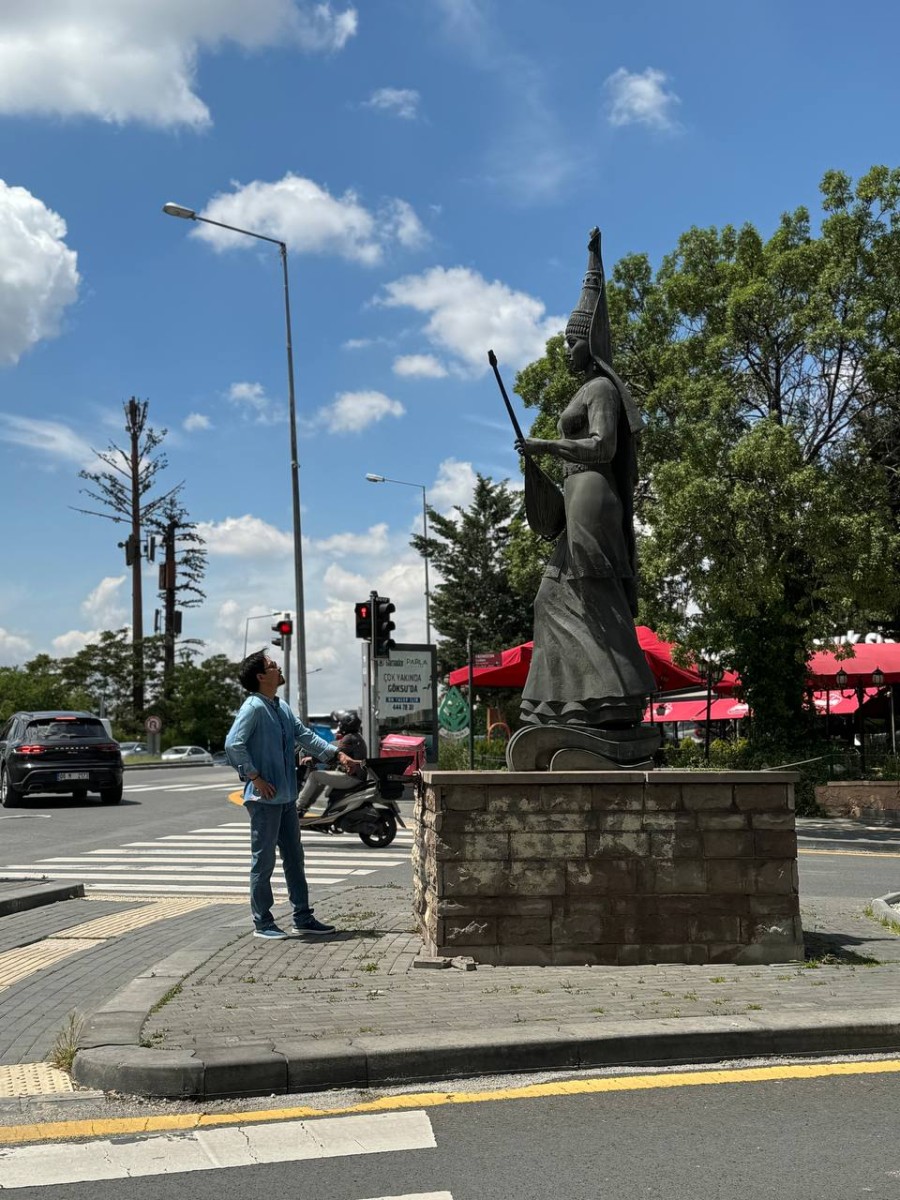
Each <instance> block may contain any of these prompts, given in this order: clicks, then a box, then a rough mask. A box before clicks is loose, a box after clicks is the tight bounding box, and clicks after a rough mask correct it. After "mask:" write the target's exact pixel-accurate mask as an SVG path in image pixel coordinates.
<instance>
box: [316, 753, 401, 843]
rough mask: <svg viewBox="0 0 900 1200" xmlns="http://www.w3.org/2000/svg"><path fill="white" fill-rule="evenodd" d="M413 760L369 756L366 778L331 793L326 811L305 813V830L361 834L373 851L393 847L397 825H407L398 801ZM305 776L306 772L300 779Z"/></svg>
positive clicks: (360, 837)
mask: <svg viewBox="0 0 900 1200" xmlns="http://www.w3.org/2000/svg"><path fill="white" fill-rule="evenodd" d="M412 761H413V759H412V757H411V756H410V757H400V756H398V757H396V758H367V759H366V760H365V762H366V777H365V779H360V781H359V782H358V783H357V784H355V785H354V786H353V787H349V788H344V789H343V790H342V791H333V792H331V794H330V795H329V796H328V799H327V803H326V805H325V808H324V810H323V811H322V812H320V813H309V814H305V813H304V814H302V815H301V816H300V831H301V833H302V832H303V830H304V829H315V830H317V831H318V832H319V833H335V834H338V833H358V834H359V839H360V841H361V842H363V843H364V844H365V845H366V846H371V847H372V849H373V850H380V849H383V847H385V846H389V845H390V844H391V842H392V841H393V840H394V838H395V837H396V836H397V826H398V825H401V826H402V827H403V828H404V829H405V828H406V824H405V822H404V820H403V818H402V817H401V816H400V805H399V804H398V803H397V801H398V800H400V798H401V797H402V796H403V781H402V779H400V778H399V776H402V775H403V773H404V771H406V770H407V768H408V767H409V766H410V765H411V763H412ZM307 770H309V768H307ZM301 771H302V768H301ZM304 779H305V775H303V776H302V778H301V780H300V782H301V783H302V782H303V780H304Z"/></svg>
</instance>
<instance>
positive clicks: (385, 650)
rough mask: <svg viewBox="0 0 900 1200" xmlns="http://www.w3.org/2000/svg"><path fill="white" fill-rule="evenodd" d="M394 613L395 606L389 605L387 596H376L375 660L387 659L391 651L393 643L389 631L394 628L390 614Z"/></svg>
mask: <svg viewBox="0 0 900 1200" xmlns="http://www.w3.org/2000/svg"><path fill="white" fill-rule="evenodd" d="M392 612H396V606H395V605H393V604H391V602H390V600H389V599H388V598H387V596H378V597H376V600H375V641H374V650H375V657H376V658H387V657H388V655H389V654H390V652H391V651H392V650H393V648H394V645H395V642H394V639H393V638H392V637H391V630H392V629H395V628H396V626H395V625H394V622H393V621H392V620H391V613H392Z"/></svg>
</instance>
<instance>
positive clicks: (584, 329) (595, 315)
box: [566, 226, 644, 433]
mask: <svg viewBox="0 0 900 1200" xmlns="http://www.w3.org/2000/svg"><path fill="white" fill-rule="evenodd" d="M566 337H574V338H577V339H578V340H579V341H586V342H587V344H588V348H589V350H590V352H591V358H593V359H594V361H595V362H596V363H598V364H599V366H600V369H601V370H602V371H603V374H604V375H606V376H608V378H609V379H611V380H612V382H613V383H614V384H615V385H616V387H617V388H618V389H619V395H620V396H621V397H622V403H623V405H624V406H625V412H626V414H627V417H628V425H629V428H630V429H631V432H632V433H640V431H641V430H642V429H643V428H644V418H643V417H642V416H641V414H640V412H638V409H637V405H636V404H635V403H634V400H633V399H632V398H631V392H629V390H628V388H627V387H626V386H625V384H624V383H623V382H622V380H621V379H620V378H619V376H618V375H617V374H616V373H615V371H614V370H613V368H612V340H611V337H610V331H609V309H608V308H607V306H606V277H605V275H604V273H603V257H602V255H601V252H600V230H599V229H598V228H597V227H596V226H594V228H593V229H592V230H591V232H590V240H589V241H588V265H587V271H586V272H585V275H584V279H583V280H582V283H581V295H580V297H579V298H578V303H577V304H576V306H575V307H574V308H573V309H572V315H571V316H570V317H569V322H568V324H567V325H566Z"/></svg>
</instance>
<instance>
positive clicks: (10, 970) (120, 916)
mask: <svg viewBox="0 0 900 1200" xmlns="http://www.w3.org/2000/svg"><path fill="white" fill-rule="evenodd" d="M119 899H121V897H119ZM218 903H220V901H219V900H217V899H216V898H215V897H214V896H209V897H183V898H178V899H175V898H173V897H167V898H164V899H159V900H152V901H150V902H148V903H144V902H142V903H141V904H140V905H139V907H137V908H132V909H129V910H128V911H127V912H119V913H113V914H112V915H110V916H105V917H96V918H94V920H92V921H82V922H81V924H80V925H72V926H70V927H69V928H68V929H61V930H60V931H59V932H57V933H54V934H53V935H52V936H51V937H47V938H43V939H42V940H41V941H39V942H33V943H32V944H31V945H30V946H19V947H17V948H16V949H14V950H7V951H5V952H4V953H2V954H0V992H2V991H4V990H5V989H6V988H9V987H12V986H13V984H14V983H19V982H20V981H21V980H22V979H26V978H27V977H28V976H29V975H33V974H34V973H35V971H42V970H43V969H44V968H45V967H52V966H54V965H55V964H56V963H58V962H62V960H63V959H66V958H71V957H72V955H73V954H79V953H80V952H81V951H82V950H91V949H93V947H94V946H102V945H103V943H104V942H106V941H109V939H110V938H114V937H120V936H121V935H122V934H123V933H130V932H131V931H132V930H134V929H142V928H143V927H144V926H145V925H153V924H154V923H155V922H156V921H166V920H170V919H171V918H172V917H180V916H183V915H184V914H185V913H189V912H196V910H197V909H200V908H208V907H209V906H210V905H211V904H218Z"/></svg>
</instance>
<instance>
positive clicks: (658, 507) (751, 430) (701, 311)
mask: <svg viewBox="0 0 900 1200" xmlns="http://www.w3.org/2000/svg"><path fill="white" fill-rule="evenodd" d="M821 190H822V196H823V209H824V215H823V219H822V221H821V225H820V228H819V230H818V232H817V233H814V232H813V230H812V228H811V222H810V216H809V213H808V212H807V211H806V210H805V209H803V208H798V209H796V210H795V211H794V212H792V213H786V214H785V215H784V216H783V217H782V218H781V221H780V223H779V225H778V228H777V229H776V230H775V232H774V233H773V234H772V236H771V237H769V238H768V239H767V240H766V239H764V238H763V237H762V236H761V235H760V233H759V232H758V231H757V230H756V229H754V228H753V227H752V226H751V225H745V226H744V227H743V228H741V229H740V230H738V229H735V228H733V227H730V226H728V227H725V228H723V229H721V230H719V229H715V228H710V229H697V228H694V229H691V230H689V231H688V232H687V233H685V234H683V235H682V237H681V238H680V239H679V241H678V245H677V247H676V249H675V250H674V252H673V253H672V254H670V255H668V256H667V257H666V258H665V259H664V260H663V262H662V264H661V266H660V269H659V271H658V272H657V273H656V275H655V276H654V274H653V271H652V269H651V267H650V264H649V262H648V260H647V259H646V257H645V256H643V255H632V256H629V257H628V258H626V259H623V260H622V261H621V262H620V263H618V264H617V265H616V268H615V270H614V272H613V275H612V282H611V284H610V287H609V308H610V319H611V323H612V327H613V344H614V347H615V356H616V368H617V370H618V371H619V372H620V373H621V375H622V376H623V377H624V378H625V379H626V380H627V381H628V383H629V386H630V387H631V389H632V392H633V394H634V396H635V398H636V399H637V400H638V401H639V403H640V404H641V405H642V407H643V409H644V412H645V414H646V416H647V421H648V427H647V431H646V433H645V434H644V436H643V438H642V445H641V470H642V478H641V483H640V485H639V488H638V494H637V514H638V520H639V522H640V527H641V529H642V533H643V536H642V537H641V539H640V552H641V561H642V608H641V619H642V620H644V621H646V622H647V623H648V624H653V625H655V626H657V627H659V628H662V629H663V630H664V631H665V632H668V633H669V634H671V635H672V636H674V637H676V638H678V640H680V641H682V642H683V643H684V644H685V645H686V646H687V647H688V648H690V649H693V650H694V651H696V652H698V653H699V652H702V651H703V650H704V649H706V648H711V649H716V650H719V651H724V652H725V656H726V665H729V666H733V667H735V668H736V669H738V670H739V671H740V672H741V676H742V679H743V682H744V688H745V693H746V696H747V699H748V700H749V701H750V703H751V705H752V706H753V708H754V712H755V714H756V720H755V722H754V731H755V735H756V736H757V737H761V738H762V739H764V740H768V741H770V742H781V743H786V742H789V741H790V740H792V739H794V738H796V736H797V734H798V731H799V730H800V728H801V726H802V721H803V693H804V683H805V664H806V661H807V659H808V656H809V654H810V652H811V651H812V648H813V641H814V639H815V638H817V637H827V636H828V635H829V634H833V633H834V632H836V631H837V630H840V629H841V628H846V627H847V626H848V625H854V626H855V627H857V628H858V627H860V626H861V625H866V624H869V625H871V624H878V623H879V622H881V621H883V620H884V619H885V617H886V616H887V614H888V613H889V612H890V611H891V608H892V600H893V597H894V595H895V592H896V584H897V578H896V571H895V565H894V564H895V563H896V561H897V550H898V537H897V519H896V511H897V510H896V507H895V508H894V510H893V511H892V508H891V499H892V497H891V486H892V476H891V473H890V468H891V462H890V455H889V453H888V450H890V451H891V452H895V450H896V446H895V444H894V443H892V442H890V436H889V435H887V436H886V435H885V432H884V431H885V429H886V428H894V429H896V427H897V426H896V424H893V426H891V418H892V417H893V420H894V422H896V413H897V394H898V390H900V389H898V386H897V380H898V377H900V371H898V361H900V360H898V345H900V315H898V308H897V305H896V299H895V298H896V295H897V290H898V284H900V172H898V171H889V170H887V168H883V167H877V168H873V169H872V170H871V171H870V172H868V174H867V175H865V176H864V177H863V178H861V179H860V180H859V181H858V182H857V184H856V185H855V187H854V186H853V185H852V184H851V181H850V180H849V179H848V177H847V176H845V175H843V174H842V173H840V172H829V173H827V174H826V175H825V177H824V179H823V181H822V186H821ZM565 374H567V372H565V373H564V371H563V369H562V367H561V364H560V362H559V353H558V349H557V348H556V347H555V346H554V343H553V342H551V343H548V352H547V355H546V356H545V359H543V360H540V362H539V363H537V364H533V366H532V367H530V368H527V369H526V371H524V372H522V373H521V375H520V377H519V381H518V383H519V388H520V391H521V394H522V395H523V398H524V399H525V401H526V404H532V405H533V404H537V406H538V407H539V410H540V412H539V417H538V420H537V421H536V422H535V429H534V432H535V435H536V436H547V426H548V425H555V420H556V417H557V415H558V412H559V411H560V408H561V407H562V405H564V403H565V402H566V399H567V397H568V395H569V394H571V393H570V392H568V391H567V388H569V387H571V386H572V385H571V384H567V382H566V379H565ZM876 435H879V436H880V441H879V436H876ZM879 447H880V448H881V453H879ZM893 486H894V487H896V477H895V476H894V477H893ZM516 554H518V555H519V557H520V558H523V559H527V547H525V548H524V549H523V548H522V547H521V546H520V545H518V544H517V548H516Z"/></svg>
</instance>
